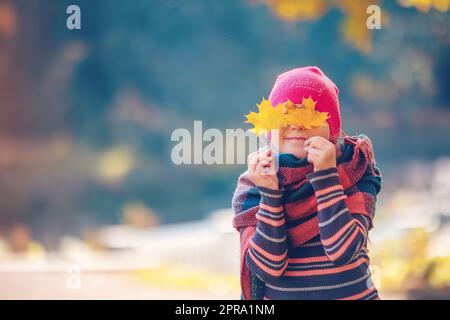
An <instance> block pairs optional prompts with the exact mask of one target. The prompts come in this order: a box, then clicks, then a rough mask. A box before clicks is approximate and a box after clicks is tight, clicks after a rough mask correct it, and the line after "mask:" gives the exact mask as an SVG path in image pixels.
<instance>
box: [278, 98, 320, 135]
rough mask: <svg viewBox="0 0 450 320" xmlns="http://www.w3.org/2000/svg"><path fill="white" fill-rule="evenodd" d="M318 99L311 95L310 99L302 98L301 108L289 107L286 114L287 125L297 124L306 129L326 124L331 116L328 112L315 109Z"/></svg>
mask: <svg viewBox="0 0 450 320" xmlns="http://www.w3.org/2000/svg"><path fill="white" fill-rule="evenodd" d="M316 103H317V101H314V100H313V99H312V98H311V96H310V97H309V98H308V99H305V98H303V99H302V105H301V107H300V108H289V109H288V112H287V114H286V116H285V118H286V121H285V122H286V125H295V126H298V127H301V128H305V129H311V128H313V127H320V126H323V125H325V121H326V120H327V119H328V118H329V114H328V112H320V111H317V110H315V108H316Z"/></svg>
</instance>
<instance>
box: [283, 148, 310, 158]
mask: <svg viewBox="0 0 450 320" xmlns="http://www.w3.org/2000/svg"><path fill="white" fill-rule="evenodd" d="M282 153H290V154H292V155H294V156H296V157H297V158H306V156H307V154H306V152H305V151H304V150H303V149H301V150H298V149H297V150H293V149H286V150H284V152H282Z"/></svg>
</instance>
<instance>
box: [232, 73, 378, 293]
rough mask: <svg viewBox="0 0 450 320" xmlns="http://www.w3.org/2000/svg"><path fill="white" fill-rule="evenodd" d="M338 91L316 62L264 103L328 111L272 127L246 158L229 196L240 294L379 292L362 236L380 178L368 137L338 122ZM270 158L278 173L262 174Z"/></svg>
mask: <svg viewBox="0 0 450 320" xmlns="http://www.w3.org/2000/svg"><path fill="white" fill-rule="evenodd" d="M338 94H339V91H338V89H337V87H336V85H335V84H334V83H333V82H332V81H331V80H330V79H329V78H327V77H326V76H325V75H324V73H323V72H322V71H321V70H320V69H319V68H317V67H305V68H297V69H293V70H291V71H288V72H285V73H283V74H281V75H279V76H278V78H277V80H276V82H275V85H274V87H273V89H272V92H271V93H270V96H269V101H270V102H271V104H272V105H273V106H275V105H277V104H279V103H284V102H286V101H288V100H290V101H291V102H292V103H294V104H295V105H298V104H301V103H302V101H303V99H309V98H312V99H313V100H314V101H315V102H316V109H317V110H318V111H320V112H328V114H329V118H328V119H327V120H326V125H324V126H320V127H314V128H311V129H304V128H302V127H296V126H294V125H290V126H287V127H284V128H280V130H279V131H278V135H277V136H275V133H276V131H274V133H273V134H272V136H271V137H269V138H270V139H271V141H272V145H273V149H272V148H267V150H260V151H258V152H255V153H253V154H251V155H249V157H248V170H247V171H246V172H244V173H243V174H242V175H241V176H240V177H239V181H238V185H237V188H236V191H235V193H234V196H233V209H234V211H235V217H234V219H233V226H234V227H235V228H236V229H237V230H238V231H239V233H240V239H241V240H240V241H241V289H242V293H241V299H245V300H249V299H288V300H294V299H379V297H378V291H377V289H376V288H375V287H374V285H373V283H372V281H371V274H370V270H369V264H370V260H369V257H368V255H367V253H368V251H367V237H368V231H369V230H370V229H371V228H372V226H373V225H372V220H373V217H374V213H375V203H376V197H377V195H378V193H379V192H380V189H381V184H382V176H381V173H380V170H379V169H378V167H377V166H376V165H375V159H374V156H373V149H372V144H371V141H370V139H369V138H368V137H367V136H365V135H363V134H360V135H358V136H353V137H350V136H347V135H346V134H345V133H344V131H343V130H342V129H341V118H340V111H339V100H338ZM274 150H276V151H278V152H276V151H274ZM275 157H277V159H275ZM275 160H278V166H279V169H278V170H277V172H275V170H272V173H269V174H267V171H266V172H264V169H267V168H273V165H274V162H275Z"/></svg>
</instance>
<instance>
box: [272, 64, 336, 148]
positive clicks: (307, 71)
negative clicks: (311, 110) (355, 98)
mask: <svg viewBox="0 0 450 320" xmlns="http://www.w3.org/2000/svg"><path fill="white" fill-rule="evenodd" d="M310 96H311V97H312V99H313V100H314V101H316V102H317V104H316V110H318V111H320V112H329V115H330V117H329V118H328V120H327V122H328V125H329V126H330V141H331V142H333V143H336V142H337V139H338V137H339V133H340V129H341V115H340V111H339V97H338V96H339V89H338V88H337V86H336V85H335V84H334V83H333V82H332V81H331V80H330V79H329V78H328V77H327V76H326V75H325V74H324V73H323V72H322V70H320V69H319V68H318V67H303V68H296V69H292V70H290V71H287V72H284V73H282V74H280V75H279V76H278V77H277V80H276V81H275V84H274V86H273V88H272V91H271V93H270V95H269V101H270V102H271V104H272V105H273V106H276V105H277V104H279V103H284V102H286V101H287V100H288V99H289V100H291V101H292V102H293V103H295V104H301V102H302V99H303V98H305V99H307V98H309V97H310Z"/></svg>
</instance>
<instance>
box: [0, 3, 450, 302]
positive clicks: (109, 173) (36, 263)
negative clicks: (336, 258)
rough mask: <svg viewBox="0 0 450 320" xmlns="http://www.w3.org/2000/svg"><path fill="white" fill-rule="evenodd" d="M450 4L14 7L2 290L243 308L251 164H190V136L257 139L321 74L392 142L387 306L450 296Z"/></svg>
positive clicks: (0, 94) (371, 132) (352, 127)
mask: <svg viewBox="0 0 450 320" xmlns="http://www.w3.org/2000/svg"><path fill="white" fill-rule="evenodd" d="M71 4H77V5H78V6H79V7H80V8H81V26H82V29H81V30H68V29H67V27H66V19H67V17H68V15H67V14H66V9H67V7H68V6H69V5H71ZM370 4H378V5H379V6H380V7H381V9H382V15H381V23H382V28H381V29H380V30H369V29H368V28H367V27H366V19H367V17H368V16H369V15H368V14H367V13H366V9H367V7H368V6H369V5H370ZM449 6H450V1H449V0H396V1H376V0H372V1H366V0H359V1H351V0H341V1H338V0H329V1H327V0H227V1H222V0H209V1H201V0H167V1H150V0H134V1H119V0H96V1H92V0H77V1H66V0H0V298H2V299H15V298H25V299H33V298H44V299H46V298H58V299H65V298H75V299H77V298H87V299H95V298H109V299H115V298H125V299H127V298H143V299H174V298H192V299H196V298H206V299H216V298H217V299H239V297H240V289H239V267H238V263H239V239H238V233H237V232H236V231H235V230H234V229H233V228H232V226H231V220H232V217H233V212H232V211H231V209H229V208H230V206H231V197H232V193H233V191H234V188H235V184H236V179H237V177H238V175H239V174H240V173H241V172H243V171H244V170H245V166H244V165H213V166H211V165H191V166H189V165H181V166H176V165H174V164H173V163H172V162H171V158H170V152H171V149H172V147H173V146H174V144H175V143H173V142H171V140H170V136H171V133H172V131H173V130H174V129H176V128H186V129H188V130H192V129H193V122H194V120H202V121H203V128H204V129H206V128H218V129H221V130H224V129H226V128H246V125H244V123H243V122H244V120H245V119H244V117H243V115H244V114H246V113H248V111H249V110H253V109H255V104H256V103H257V102H259V101H260V100H261V98H262V97H267V96H268V94H269V91H270V89H271V87H272V85H273V82H274V81H275V78H276V76H277V75H278V74H279V73H281V72H283V71H286V70H288V69H291V68H294V67H297V66H304V65H317V66H319V67H320V68H321V69H322V70H324V71H325V72H326V73H327V74H328V75H329V76H330V77H331V78H332V79H333V80H334V82H335V83H336V84H337V85H338V87H339V88H340V93H341V95H340V101H341V113H342V117H343V128H344V130H345V131H346V132H347V133H348V134H357V133H365V134H367V135H368V136H370V137H371V139H372V141H373V144H374V149H375V156H376V160H377V163H378V166H379V167H380V169H381V171H382V173H383V178H384V185H383V189H382V191H381V193H380V195H379V198H378V202H377V214H376V219H375V223H374V226H375V227H374V229H373V230H372V232H371V257H372V261H373V264H374V268H375V269H374V271H375V272H374V277H376V278H377V279H375V281H376V282H377V284H378V287H379V288H380V292H381V297H382V298H385V299H390V298H403V299H415V298H450V139H449V136H450V88H449V85H450V84H449V83H450V59H449V57H450V12H449Z"/></svg>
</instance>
